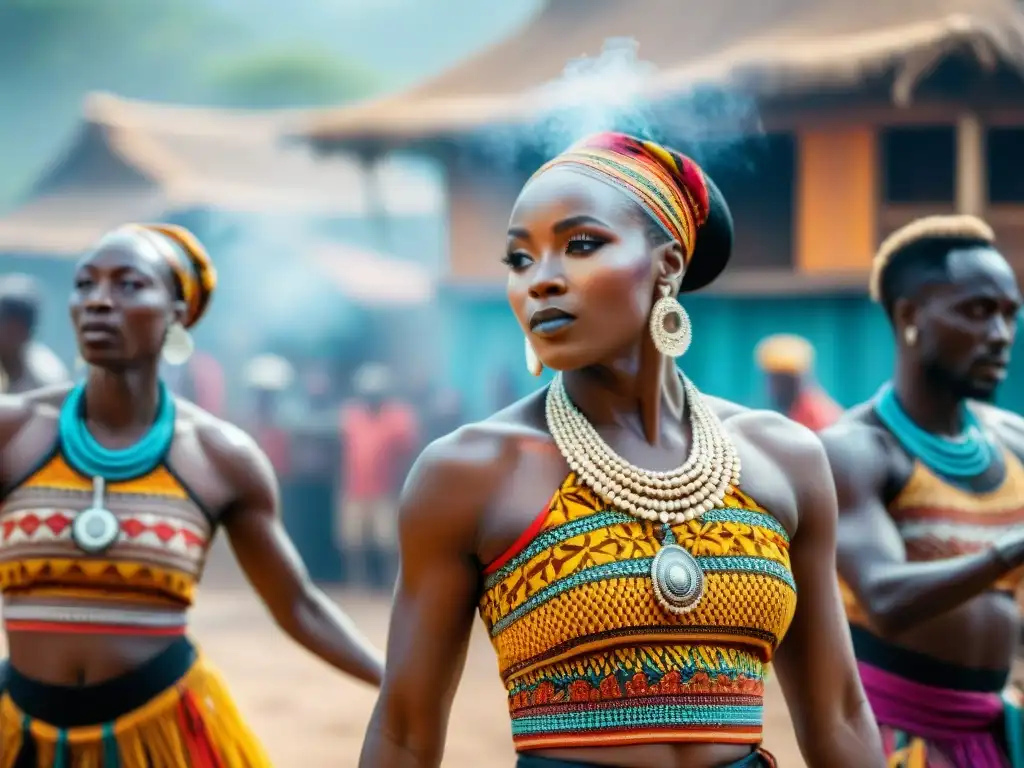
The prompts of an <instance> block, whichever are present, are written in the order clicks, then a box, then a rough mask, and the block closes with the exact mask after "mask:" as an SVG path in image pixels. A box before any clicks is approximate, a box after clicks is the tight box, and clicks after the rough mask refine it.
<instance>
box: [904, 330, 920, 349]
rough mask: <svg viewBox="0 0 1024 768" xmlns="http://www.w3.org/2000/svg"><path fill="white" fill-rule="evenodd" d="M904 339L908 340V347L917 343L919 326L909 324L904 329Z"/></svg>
mask: <svg viewBox="0 0 1024 768" xmlns="http://www.w3.org/2000/svg"><path fill="white" fill-rule="evenodd" d="M903 341H905V342H906V344H907V346H908V347H912V346H914V345H915V344H917V326H916V325H908V326H907V327H906V328H904V329H903Z"/></svg>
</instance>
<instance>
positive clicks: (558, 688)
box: [480, 475, 796, 750]
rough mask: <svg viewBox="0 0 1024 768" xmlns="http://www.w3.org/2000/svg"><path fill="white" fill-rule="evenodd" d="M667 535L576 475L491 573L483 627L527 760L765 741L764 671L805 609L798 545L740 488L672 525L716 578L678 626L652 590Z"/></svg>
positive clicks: (515, 735) (708, 580)
mask: <svg viewBox="0 0 1024 768" xmlns="http://www.w3.org/2000/svg"><path fill="white" fill-rule="evenodd" d="M659 528H660V526H657V525H655V524H653V523H650V522H647V521H643V520H639V519H637V518H635V517H632V516H630V515H627V514H625V513H622V512H618V511H616V510H613V509H611V508H609V506H608V504H607V503H606V502H605V501H604V500H603V499H601V498H600V497H599V496H597V495H596V494H595V493H593V492H592V491H591V490H589V489H588V488H586V487H584V486H583V485H581V484H578V483H577V481H576V478H575V476H574V475H570V476H569V477H568V478H567V479H566V480H565V482H564V483H563V485H562V487H561V488H560V489H559V490H558V492H557V493H555V495H554V497H553V498H552V500H551V503H550V505H549V507H548V508H547V509H546V510H545V511H544V512H543V513H542V514H541V516H540V517H539V518H538V519H537V520H536V522H535V524H534V525H533V526H532V527H531V528H530V529H529V530H528V531H527V532H526V533H525V534H524V535H523V537H522V538H521V539H520V540H519V541H518V542H517V543H516V544H515V545H514V546H513V547H512V548H511V549H510V550H509V552H507V553H506V554H505V555H503V556H502V557H501V558H499V560H498V561H496V562H495V563H493V564H492V565H491V566H490V567H489V568H488V569H487V574H486V581H485V585H484V593H483V596H482V598H481V600H480V616H481V618H482V619H483V622H484V625H485V626H486V628H487V631H488V632H489V634H490V637H491V640H492V643H493V645H494V649H495V651H496V652H497V655H498V667H499V671H500V673H501V677H502V680H503V681H504V683H505V687H506V689H507V691H508V701H509V710H510V713H511V717H512V734H513V738H514V740H515V743H516V747H517V749H519V750H530V749H538V748H564V747H582V746H612V745H627V744H641V743H664V742H731V743H750V744H755V743H758V742H759V741H760V740H761V731H762V703H763V694H764V672H765V666H766V664H767V663H768V662H769V661H770V660H771V658H772V655H773V653H774V651H775V649H776V647H777V646H778V644H779V642H780V641H781V639H782V637H783V635H784V634H785V632H786V629H787V628H788V627H789V624H790V621H791V620H792V618H793V614H794V611H795V609H796V586H795V584H794V581H793V576H792V572H791V569H790V563H789V537H788V536H787V534H786V531H785V530H784V529H783V528H782V526H781V525H780V524H779V523H778V522H777V521H776V520H775V518H773V517H772V516H771V515H770V514H769V513H768V512H767V511H766V510H764V509H763V508H761V507H760V506H759V505H758V504H757V503H756V502H754V500H753V499H751V498H749V497H748V496H746V495H744V494H743V493H742V492H740V491H738V490H735V489H734V490H731V491H730V493H729V495H728V497H727V498H726V500H725V503H724V505H723V507H722V508H721V509H715V510H712V511H710V512H707V513H705V514H704V515H703V517H702V518H701V519H699V520H693V521H690V522H686V523H681V524H678V525H675V526H673V527H672V532H673V534H674V535H675V538H676V540H677V542H678V543H679V544H680V545H681V546H683V547H685V548H686V549H687V550H688V551H689V552H690V554H692V555H693V556H694V557H695V558H696V559H697V562H698V564H699V565H700V567H701V568H702V570H703V571H704V573H705V579H706V581H705V593H704V597H703V599H702V600H701V602H700V604H699V605H698V607H697V608H696V609H695V610H693V611H691V612H690V613H688V614H684V615H673V614H670V613H668V612H666V611H665V610H664V609H662V608H661V607H660V606H659V604H658V603H657V602H656V600H655V597H654V592H653V590H652V583H651V576H650V569H651V562H652V560H653V558H654V556H655V554H656V553H657V551H658V548H659V543H658V537H657V535H656V531H657V530H658V529H659Z"/></svg>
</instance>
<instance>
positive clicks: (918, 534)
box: [840, 449, 1024, 626]
mask: <svg viewBox="0 0 1024 768" xmlns="http://www.w3.org/2000/svg"><path fill="white" fill-rule="evenodd" d="M1002 455H1003V461H1004V462H1005V468H1006V469H1005V475H1004V478H1003V481H1002V482H1001V483H1000V484H999V486H998V487H997V488H994V489H993V490H991V491H988V492H986V493H973V492H971V491H969V490H966V489H964V488H962V487H960V486H958V485H954V484H953V483H951V482H949V481H947V480H944V479H943V478H942V477H940V476H939V475H938V474H936V473H935V472H933V471H932V470H930V469H929V468H928V467H927V466H926V465H925V464H924V463H922V462H921V461H915V462H914V469H913V471H912V472H911V475H910V480H908V481H907V484H906V485H905V486H904V487H903V489H902V490H901V491H900V492H899V494H898V495H897V496H896V498H895V499H893V500H892V502H891V503H890V504H889V507H888V509H889V515H890V516H891V517H892V519H893V521H894V522H895V523H896V526H897V528H898V529H899V532H900V536H901V537H902V538H903V542H904V546H905V548H906V552H907V559H908V560H910V561H912V562H927V561H932V560H948V559H950V558H954V557H959V556H961V555H968V554H973V553H976V552H981V551H983V550H985V549H988V548H990V547H992V546H994V545H995V544H996V542H998V541H999V540H1000V539H1001V538H1002V537H1003V536H1005V535H1006V534H1007V533H1009V532H1010V531H1011V530H1013V529H1014V528H1017V527H1019V526H1020V525H1021V524H1022V523H1024V465H1022V464H1021V461H1020V459H1018V458H1017V457H1016V456H1015V455H1014V454H1012V453H1011V452H1010V451H1007V450H1005V449H1004V450H1002ZM1022 579H1024V569H1022V568H1018V569H1016V570H1014V571H1012V572H1010V573H1008V574H1006V575H1005V576H1003V578H1001V579H1000V580H999V581H998V582H996V583H995V584H994V585H993V589H996V590H1000V591H1006V592H1014V591H1016V589H1017V587H1018V585H1019V584H1020V583H1021V580H1022ZM840 584H841V587H842V591H843V600H844V602H845V604H846V612H847V616H848V618H849V619H850V621H851V622H853V623H854V624H859V625H862V626H867V624H868V622H867V618H866V617H867V614H866V613H865V612H864V611H863V610H862V608H861V606H860V605H859V604H858V602H857V598H856V597H855V595H854V594H853V591H852V590H851V589H850V588H849V587H848V585H847V584H846V583H845V582H842V580H840Z"/></svg>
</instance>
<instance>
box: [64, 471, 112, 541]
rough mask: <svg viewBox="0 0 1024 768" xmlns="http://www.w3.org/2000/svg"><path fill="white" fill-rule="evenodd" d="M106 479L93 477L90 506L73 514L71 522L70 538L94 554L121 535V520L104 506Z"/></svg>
mask: <svg viewBox="0 0 1024 768" xmlns="http://www.w3.org/2000/svg"><path fill="white" fill-rule="evenodd" d="M105 490H106V481H105V480H104V479H103V478H102V477H95V478H93V481H92V497H93V498H92V506H91V507H89V508H88V509H84V510H82V511H81V512H79V513H78V514H77V515H75V519H74V522H72V523H71V538H72V539H73V540H74V542H75V546H77V547H78V548H79V549H80V550H82V551H83V552H86V553H88V554H90V555H96V554H99V553H100V552H103V551H105V550H107V549H108V548H109V547H110V546H111V545H112V544H113V543H114V542H115V541H117V538H118V536H120V535H121V522H120V521H119V520H118V519H117V515H115V514H114V513H113V512H111V511H110V510H109V509H107V508H106V507H105V506H104V496H105Z"/></svg>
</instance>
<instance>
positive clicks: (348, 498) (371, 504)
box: [335, 364, 419, 588]
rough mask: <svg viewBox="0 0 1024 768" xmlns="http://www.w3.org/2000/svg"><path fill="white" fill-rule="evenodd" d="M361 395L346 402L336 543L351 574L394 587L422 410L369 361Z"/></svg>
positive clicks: (357, 383) (358, 389) (359, 382)
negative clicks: (396, 392) (406, 479)
mask: <svg viewBox="0 0 1024 768" xmlns="http://www.w3.org/2000/svg"><path fill="white" fill-rule="evenodd" d="M353 385H354V390H355V397H354V398H353V399H352V400H351V401H349V402H348V403H346V404H345V405H343V406H342V410H341V419H340V425H339V426H340V437H341V455H342V480H341V488H340V489H339V494H338V498H339V505H338V517H337V521H336V526H335V535H336V541H335V543H336V546H337V547H338V551H339V554H340V556H341V558H342V563H343V566H344V569H345V573H346V577H347V578H346V580H347V581H349V582H350V583H354V584H356V585H359V586H364V585H365V586H372V587H388V588H390V586H391V582H392V580H393V577H394V573H393V572H394V570H395V560H396V556H395V552H396V549H397V531H396V524H397V519H396V517H397V514H398V512H397V505H396V499H397V497H398V491H399V489H400V488H401V483H402V478H403V476H404V474H405V471H406V470H407V469H408V465H409V459H410V458H411V456H412V454H413V452H414V451H415V450H416V449H417V447H418V443H417V440H418V432H419V429H418V424H417V420H416V414H415V413H414V412H413V410H412V408H411V407H409V406H408V405H407V404H406V403H404V402H402V401H400V400H399V399H398V398H396V397H394V396H393V395H392V382H391V372H390V371H389V370H388V369H387V368H386V367H385V366H383V365H379V364H367V365H365V366H363V367H362V368H360V369H359V370H358V371H357V372H356V375H355V378H354V381H353Z"/></svg>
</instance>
